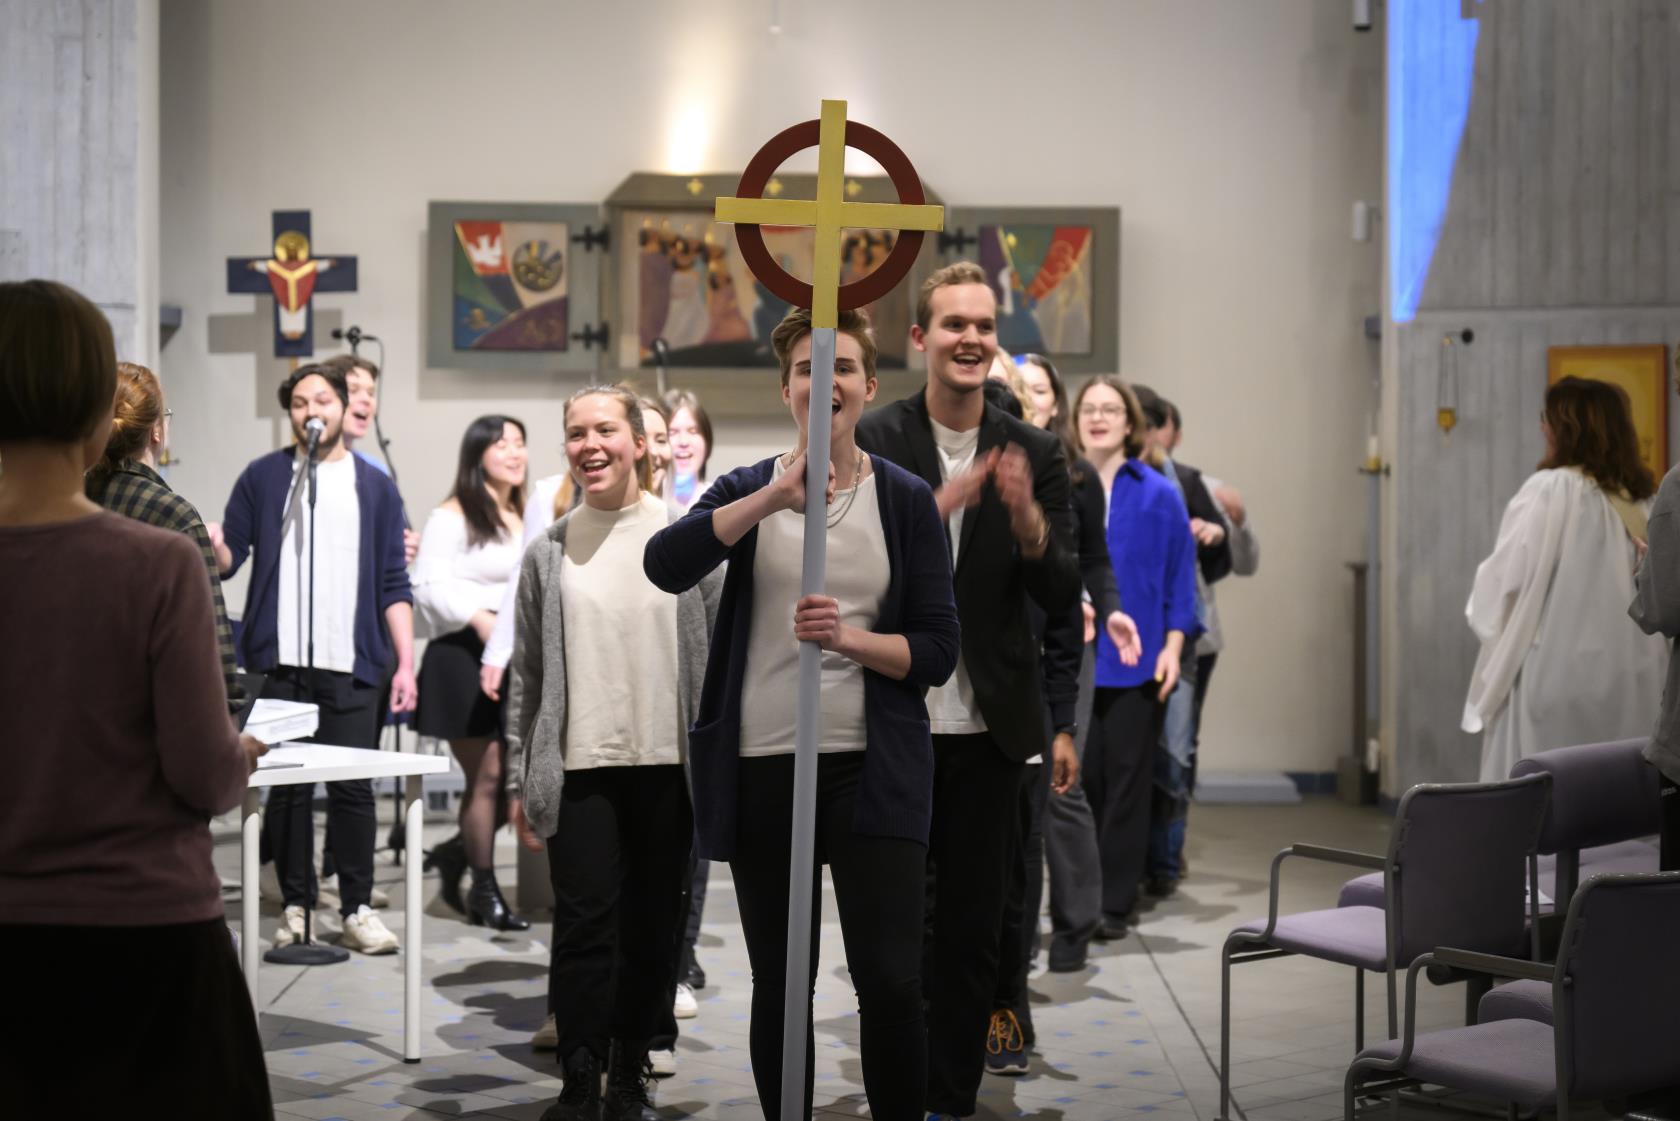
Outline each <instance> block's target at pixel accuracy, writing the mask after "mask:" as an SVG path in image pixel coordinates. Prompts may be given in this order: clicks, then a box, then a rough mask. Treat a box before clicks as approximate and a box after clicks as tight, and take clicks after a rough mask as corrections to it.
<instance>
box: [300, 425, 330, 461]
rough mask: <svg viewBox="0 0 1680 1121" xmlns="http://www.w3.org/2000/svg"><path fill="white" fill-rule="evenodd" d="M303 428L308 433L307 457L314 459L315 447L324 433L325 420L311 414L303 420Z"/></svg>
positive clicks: (325, 427) (325, 429) (325, 428)
mask: <svg viewBox="0 0 1680 1121" xmlns="http://www.w3.org/2000/svg"><path fill="white" fill-rule="evenodd" d="M303 430H304V431H305V432H307V433H308V434H309V448H308V451H309V458H310V460H311V462H313V461H314V459H315V449H316V448H317V446H319V444H320V443H321V437H322V436H323V435H325V434H326V431H327V422H326V421H324V420H322V419H321V418H320V417H318V416H312V417H310V418H309V419H308V420H306V421H304V422H303Z"/></svg>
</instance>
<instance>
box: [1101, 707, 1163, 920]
mask: <svg viewBox="0 0 1680 1121" xmlns="http://www.w3.org/2000/svg"><path fill="white" fill-rule="evenodd" d="M1158 689H1159V686H1157V685H1156V684H1155V683H1154V682H1145V683H1144V684H1142V685H1135V686H1132V687H1131V688H1129V689H1106V688H1101V687H1099V688H1098V689H1097V692H1096V698H1095V700H1094V701H1093V702H1092V704H1091V731H1090V738H1089V739H1088V740H1086V742H1085V796H1086V798H1088V799H1089V800H1090V803H1091V812H1092V814H1094V815H1095V817H1096V819H1097V849H1098V851H1099V852H1100V853H1101V854H1102V871H1103V892H1102V894H1103V913H1104V914H1106V915H1108V916H1110V917H1111V918H1115V919H1119V918H1122V917H1124V916H1126V915H1129V914H1130V913H1131V912H1132V910H1133V908H1135V907H1136V906H1137V896H1138V883H1139V881H1140V880H1142V879H1143V870H1144V864H1145V860H1146V858H1147V857H1148V854H1149V802H1150V791H1151V790H1152V789H1153V788H1154V775H1155V751H1156V745H1157V744H1159V742H1160V740H1161V721H1162V718H1163V716H1164V715H1165V713H1166V706H1165V705H1163V704H1162V703H1161V702H1160V701H1158V700H1156V699H1155V695H1156V692H1157V690H1158Z"/></svg>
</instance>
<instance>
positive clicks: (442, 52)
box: [162, 0, 1382, 771]
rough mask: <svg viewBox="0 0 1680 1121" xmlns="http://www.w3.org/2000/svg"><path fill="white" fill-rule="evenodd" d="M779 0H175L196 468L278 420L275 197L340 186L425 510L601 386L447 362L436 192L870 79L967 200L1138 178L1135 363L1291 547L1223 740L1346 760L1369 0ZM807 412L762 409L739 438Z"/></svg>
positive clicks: (1067, 192)
mask: <svg viewBox="0 0 1680 1121" xmlns="http://www.w3.org/2000/svg"><path fill="white" fill-rule="evenodd" d="M771 7H772V5H771V4H770V3H769V2H768V0H711V2H709V3H706V4H677V3H664V2H659V3H656V2H653V0H624V2H623V3H621V4H619V5H616V6H613V7H610V8H609V6H607V5H596V4H580V3H557V2H553V0H508V2H504V3H494V4H482V5H475V6H473V7H471V8H467V7H463V6H453V5H452V6H445V5H441V4H436V5H434V4H411V3H399V2H396V0H363V2H358V3H355V4H343V3H329V2H325V0H299V2H294V3H288V4H285V5H277V4H257V3H255V2H253V0H238V2H235V0H219V2H217V3H215V4H213V5H212V4H210V3H208V2H207V0H171V2H170V3H169V4H167V5H165V6H164V13H163V35H162V38H163V63H164V65H163V74H164V78H163V117H164V122H163V133H164V138H163V161H162V162H163V175H164V188H163V237H162V242H163V264H164V267H163V280H162V296H163V298H164V299H165V300H168V301H172V302H178V303H180V304H182V305H183V306H184V307H185V309H186V321H185V325H184V326H183V328H182V330H181V331H180V333H179V334H178V335H177V336H176V338H175V339H174V340H173V341H172V342H171V343H170V344H169V347H168V349H167V350H166V351H165V352H164V354H163V357H162V366H163V373H164V375H165V378H166V384H167V385H168V387H169V390H170V393H171V394H172V404H173V406H174V407H175V409H176V413H177V418H176V426H175V433H174V440H175V442H176V445H177V447H176V451H177V453H178V454H179V455H180V456H181V458H182V463H181V465H180V466H179V468H178V469H177V470H176V473H175V476H174V481H175V482H176V483H177V484H178V485H179V486H180V487H181V489H183V490H184V491H185V492H186V493H187V494H188V495H189V497H191V498H192V499H193V500H194V501H196V502H198V503H199V504H200V505H201V506H202V507H204V508H205V509H206V511H207V512H210V513H212V514H213V513H214V512H215V511H217V510H219V509H220V507H221V505H222V503H223V502H224V501H225V499H226V495H227V492H228V489H229V487H230V485H231V482H232V479H233V477H234V475H235V474H236V472H237V471H238V469H239V468H240V466H241V465H242V464H243V463H244V462H245V461H246V460H248V459H249V458H251V457H252V456H253V455H255V454H257V453H259V452H261V451H264V450H267V449H269V448H271V447H273V446H275V442H276V440H277V438H278V428H277V425H276V422H275V419H274V418H275V417H276V416H277V409H276V407H275V406H274V405H273V404H272V401H273V386H274V385H275V384H276V382H277V380H278V376H279V368H278V367H277V366H276V364H275V363H274V362H273V360H272V359H271V358H266V357H253V352H254V351H256V352H264V353H266V349H267V344H266V339H267V331H268V327H267V315H268V311H267V306H268V305H267V301H266V300H257V299H253V298H252V297H250V296H229V295H227V294H225V292H224V291H223V289H224V287H225V276H224V272H225V266H224V263H223V262H224V259H225V258H226V257H228V256H230V255H247V254H252V253H256V252H258V251H261V250H262V249H263V247H264V246H265V244H266V240H267V236H268V228H269V211H270V210H272V209H275V208H280V207H308V208H311V209H312V210H313V211H314V231H315V235H316V236H315V240H316V244H317V246H318V247H319V249H320V250H321V251H323V252H350V253H355V254H358V255H359V258H360V270H361V276H360V288H361V291H360V292H359V293H357V294H356V295H354V296H325V297H322V298H320V299H319V300H318V301H317V307H318V309H324V310H325V311H326V312H327V314H326V315H325V316H323V318H322V320H321V322H322V324H323V325H326V326H330V325H331V324H332V323H333V322H338V321H339V320H337V319H336V318H335V314H336V310H337V309H342V312H343V316H344V318H343V319H342V322H344V323H349V322H355V323H359V324H361V325H362V326H364V327H365V328H367V329H369V330H373V331H375V332H376V333H378V334H380V335H382V336H383V337H384V338H385V339H386V341H387V359H388V362H387V369H388V374H387V376H386V378H385V385H384V405H383V409H384V412H383V417H384V419H385V420H386V422H387V430H388V431H389V432H390V433H391V434H392V435H393V436H394V437H395V440H396V443H395V445H394V447H393V455H394V456H395V458H396V459H397V462H398V466H399V468H400V470H401V471H402V477H403V484H404V485H403V489H404V492H405V494H406V495H407V497H408V500H409V503H410V505H411V506H412V507H414V508H415V509H416V510H417V511H418V510H423V509H425V508H426V507H427V506H429V505H430V504H431V503H432V502H433V501H435V500H436V499H438V498H440V497H441V496H442V495H443V493H444V491H445V489H446V487H447V485H448V481H449V476H450V472H451V464H452V461H453V456H454V448H455V445H456V441H457V439H458V437H459V433H460V431H461V429H462V427H463V426H464V424H465V422H466V421H467V420H468V419H470V417H471V416H472V415H475V414H476V413H478V412H482V411H490V410H501V411H508V412H512V413H514V414H516V415H519V416H522V417H523V418H524V419H525V420H526V421H527V423H528V424H529V425H530V427H531V429H532V432H533V439H534V444H535V454H534V456H533V468H534V470H536V471H537V472H539V473H546V472H549V471H552V470H555V469H556V468H557V467H558V465H559V462H560V454H559V451H558V447H557V441H556V439H555V435H554V434H555V432H556V431H557V429H558V425H559V411H558V406H559V398H561V397H562V396H563V395H564V393H565V392H566V391H567V390H568V388H569V387H570V384H571V383H568V382H564V381H560V380H558V379H553V378H548V377H538V376H533V377H531V378H529V379H523V380H522V381H521V382H519V383H518V384H520V385H522V386H523V389H522V390H521V391H519V392H498V393H496V394H494V395H484V396H478V395H476V394H475V393H474V392H473V391H472V388H471V387H472V386H473V385H474V384H475V382H474V379H473V377H472V375H468V374H465V373H450V374H447V375H442V374H439V373H437V372H430V373H428V374H427V375H426V376H425V377H424V378H422V377H421V376H420V375H419V372H418V369H417V368H418V367H419V366H420V365H421V364H422V363H423V358H422V350H423V342H422V334H423V332H422V324H421V310H422V303H423V287H424V277H423V267H422V266H423V261H422V257H423V243H424V237H425V223H426V204H427V202H428V200H431V199H487V200H488V199H506V200H552V201H594V200H599V199H602V198H604V197H605V196H606V195H607V194H608V193H609V192H610V191H611V190H612V189H613V188H614V187H615V186H616V185H617V184H618V182H619V181H620V180H621V179H622V178H623V177H624V176H625V175H626V174H628V173H630V172H632V171H638V170H651V171H683V172H690V171H703V170H733V169H738V168H740V167H741V166H743V165H744V164H745V162H746V160H747V159H748V157H749V156H750V155H751V154H752V152H753V151H754V150H755V149H756V148H757V146H758V145H759V144H760V143H761V142H762V141H763V140H764V139H765V138H767V137H768V136H770V135H771V134H772V133H773V132H775V131H777V130H778V129H780V128H782V127H784V126H785V125H787V124H789V123H792V122H793V121H795V120H799V119H804V118H807V117H812V116H815V115H816V108H817V103H818V101H819V99H820V98H822V97H844V98H847V99H848V100H849V101H850V102H851V114H852V116H853V117H854V118H855V119H858V120H862V121H866V122H868V123H870V124H873V125H875V126H877V127H879V128H881V129H882V130H883V131H885V132H886V133H888V134H889V135H891V136H893V137H894V138H895V139H896V140H898V141H899V143H900V144H902V145H903V146H904V147H905V149H906V150H907V151H908V152H910V154H911V156H912V158H913V159H914V160H915V161H916V164H917V166H918V169H919V170H920V171H921V173H922V175H923V177H924V178H925V179H926V181H927V182H928V183H929V184H930V185H931V186H932V187H933V188H934V189H936V190H937V191H939V192H940V193H941V194H942V195H943V197H944V198H945V200H946V201H947V202H948V203H951V204H954V205H964V204H968V205H981V204H997V205H1084V204H1089V205H1116V204H1118V205H1120V206H1121V207H1123V209H1124V218H1123V222H1124V225H1123V233H1122V241H1123V244H1124V250H1123V262H1122V270H1121V292H1122V309H1121V322H1122V329H1121V347H1122V365H1123V369H1124V372H1125V373H1126V374H1128V375H1129V376H1131V377H1133V378H1135V379H1137V380H1140V381H1146V382H1148V383H1150V384H1152V385H1154V386H1155V387H1156V388H1158V389H1160V390H1161V391H1163V392H1165V393H1167V394H1168V395H1169V396H1171V397H1173V398H1174V399H1176V400H1177V402H1178V403H1179V404H1180V405H1181V406H1182V408H1183V410H1184V412H1185V414H1186V417H1187V432H1188V437H1187V441H1186V446H1185V458H1186V459H1187V461H1189V462H1192V463H1195V464H1197V465H1199V466H1203V467H1204V468H1206V469H1207V470H1209V471H1211V472H1213V473H1216V474H1219V475H1221V476H1223V477H1224V478H1226V479H1228V480H1230V481H1231V482H1233V483H1236V484H1238V485H1240V486H1241V487H1242V488H1243V489H1244V490H1245V491H1246V492H1247V494H1248V497H1249V501H1250V505H1251V507H1252V509H1253V511H1254V515H1255V517H1256V519H1257V523H1258V525H1259V528H1260V532H1261V533H1262V535H1263V536H1264V539H1265V545H1266V557H1265V566H1264V570H1263V573H1262V575H1261V576H1260V577H1259V578H1258V579H1257V580H1254V581H1249V582H1246V583H1244V582H1233V583H1231V584H1228V585H1227V586H1226V588H1225V591H1224V595H1223V597H1222V608H1223V611H1224V615H1225V620H1226V629H1227V631H1228V633H1229V635H1230V639H1231V649H1230V652H1229V654H1228V655H1227V657H1226V659H1225V662H1224V664H1223V665H1222V667H1221V669H1220V671H1219V688H1218V689H1215V690H1214V691H1213V694H1212V700H1211V702H1210V705H1211V707H1210V711H1209V715H1208V736H1207V739H1206V744H1205V750H1206V751H1207V764H1206V765H1208V766H1210V767H1214V768H1222V769H1239V768H1249V767H1281V768H1287V769H1290V770H1309V771H1321V770H1328V769H1330V768H1331V767H1332V765H1333V758H1334V756H1335V755H1336V754H1337V753H1339V752H1340V751H1342V750H1343V749H1344V748H1345V746H1346V743H1347V737H1348V724H1349V719H1350V717H1349V703H1350V702H1349V691H1350V688H1351V646H1352V639H1351V617H1350V610H1351V595H1350V591H1349V579H1348V576H1347V574H1346V572H1345V570H1344V568H1343V562H1345V561H1347V560H1351V559H1355V558H1357V557H1358V555H1359V553H1360V549H1361V532H1362V526H1363V518H1364V511H1363V506H1362V499H1361V491H1360V485H1359V479H1358V477H1357V475H1355V473H1354V468H1355V466H1356V465H1357V463H1358V462H1359V460H1360V457H1361V454H1362V450H1363V432H1364V426H1365V419H1364V412H1365V393H1366V384H1367V383H1366V376H1367V362H1368V355H1367V353H1366V351H1365V349H1364V346H1365V344H1364V343H1363V342H1362V340H1361V337H1360V333H1359V323H1360V320H1361V318H1362V317H1363V316H1365V315H1366V314H1371V313H1374V312H1376V311H1377V300H1378V276H1379V270H1378V259H1377V255H1376V252H1377V251H1376V243H1372V244H1371V245H1368V246H1356V245H1354V244H1353V243H1351V242H1350V241H1349V239H1348V236H1347V227H1348V218H1347V215H1348V208H1349V205H1350V203H1351V202H1352V200H1353V199H1355V198H1369V199H1375V198H1377V197H1379V196H1378V194H1377V192H1378V190H1379V188H1380V175H1381V138H1380V131H1381V108H1382V106H1381V82H1380V76H1381V43H1380V40H1379V39H1378V38H1375V37H1373V36H1357V35H1355V34H1353V33H1352V32H1351V31H1350V30H1349V29H1348V15H1347V13H1348V9H1347V4H1346V2H1345V0H1265V2H1263V3H1262V2H1256V0H1154V2H1149V3H1143V2H1119V0H1084V2H1079V3H1074V2H1068V0H1061V2H1056V0H1049V2H1046V3H1041V4H1038V5H1034V6H1031V7H1023V6H1022V5H1020V4H1019V3H1014V2H1009V3H1005V2H1003V0H968V2H966V3H962V4H957V3H950V2H945V0H938V2H935V0H925V2H923V3H919V4H905V3H902V2H894V0H856V2H854V3H849V4H845V5H828V4H818V3H815V2H814V0H782V2H781V4H780V8H781V10H782V13H783V20H784V25H785V26H784V28H783V31H782V33H781V34H780V35H779V36H772V35H771V34H770V33H769V32H768V30H767V28H766V23H767V20H768V17H769V13H770V11H771ZM679 120H690V121H693V120H698V121H701V122H703V123H704V126H705V133H706V136H705V140H704V141H703V142H702V143H701V144H699V145H698V147H699V148H700V149H701V151H702V153H703V154H702V155H700V156H699V157H697V160H698V163H697V164H695V165H683V166H675V165H674V164H673V162H672V160H673V159H674V158H676V157H675V155H674V153H676V152H677V151H678V150H680V149H682V148H683V147H685V145H683V144H679V143H676V141H678V140H682V139H689V140H692V136H691V135H690V136H688V137H683V136H681V135H680V134H675V129H674V126H675V122H677V121H679ZM811 158H812V157H809V156H808V157H807V160H806V165H805V169H807V170H808V169H809V163H810V159H811ZM253 312H256V313H257V314H256V317H255V318H250V317H251V316H252V314H253ZM207 317H216V323H215V324H214V328H215V329H214V331H212V330H211V329H210V327H211V325H210V324H209V323H207ZM247 319H248V320H249V321H248V322H247V321H246V320H247ZM212 341H214V343H215V345H216V346H217V347H218V348H221V349H227V350H242V351H243V353H217V354H211V353H210V349H211V344H212ZM495 384H496V385H497V386H498V387H501V388H505V387H507V386H508V385H509V384H510V383H509V382H508V381H507V379H505V378H498V379H497V380H496V381H495ZM783 442H785V436H784V434H783V433H782V432H781V431H780V430H779V429H778V428H777V426H775V425H765V424H762V423H760V424H753V425H745V426H741V425H737V426H732V427H731V428H729V429H728V430H726V431H724V432H723V433H721V434H720V445H721V446H720V451H719V462H720V464H722V465H724V466H727V465H729V464H732V463H736V462H742V461H745V460H748V459H750V458H756V457H758V456H759V455H762V454H765V453H767V452H768V451H769V450H770V449H771V448H773V447H776V446H778V445H779V444H781V443H783ZM233 599H234V602H235V603H237V602H239V599H240V596H239V595H238V594H235V595H234V597H233Z"/></svg>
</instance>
